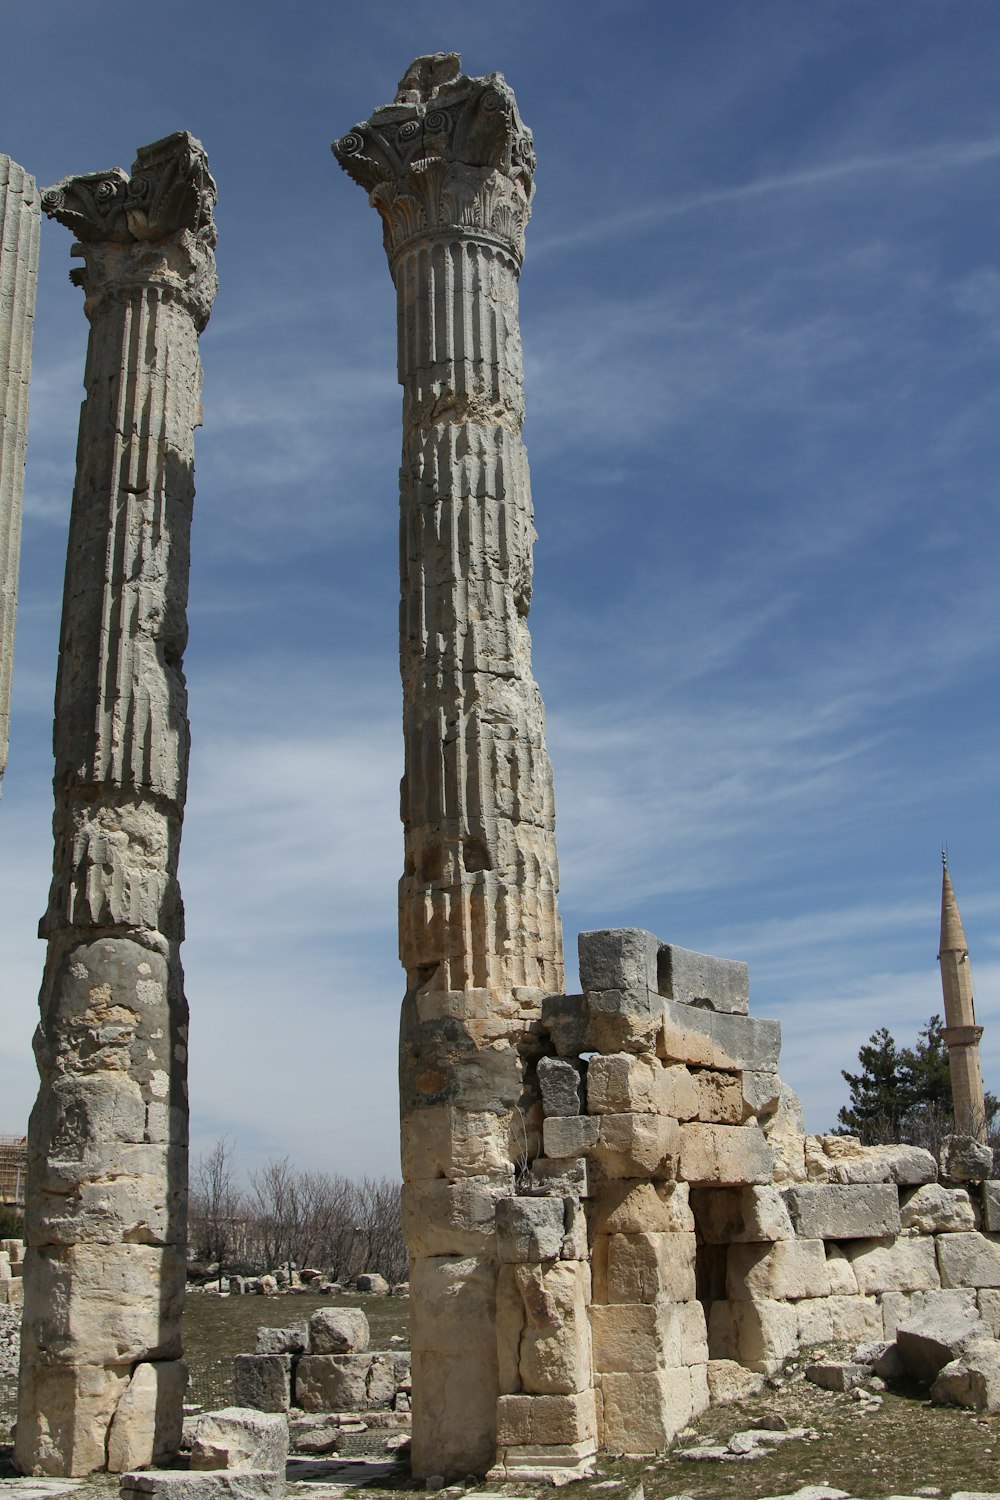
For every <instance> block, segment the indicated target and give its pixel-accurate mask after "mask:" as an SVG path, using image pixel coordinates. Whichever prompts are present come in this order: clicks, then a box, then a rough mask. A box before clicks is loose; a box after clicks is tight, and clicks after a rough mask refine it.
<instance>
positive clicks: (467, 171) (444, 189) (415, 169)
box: [332, 52, 536, 262]
mask: <svg viewBox="0 0 1000 1500" xmlns="http://www.w3.org/2000/svg"><path fill="white" fill-rule="evenodd" d="M332 149H333V154H334V156H336V158H337V160H338V161H339V163H340V165H341V166H342V167H343V169H344V171H345V172H347V173H348V175H349V176H350V177H353V179H354V181H355V182H357V183H359V184H360V185H361V187H363V188H365V189H366V191H367V192H368V194H369V198H370V201H371V203H372V205H373V206H374V207H375V208H377V209H378V211H379V213H380V215H381V216H382V222H383V226H384V229H385V241H386V252H387V254H388V255H389V259H390V262H392V261H393V260H394V258H395V256H396V255H397V254H398V253H399V252H400V251H401V250H403V249H405V248H406V247H407V246H408V245H409V244H410V243H412V242H413V241H415V240H420V239H423V238H429V237H431V236H434V235H441V234H446V235H447V234H458V235H461V236H463V237H469V238H478V239H482V240H486V241H489V242H492V243H494V244H498V245H500V246H502V247H503V248H505V249H507V250H509V251H511V253H512V254H514V255H515V256H516V258H517V260H518V261H520V260H521V258H522V256H523V254H524V229H525V225H526V224H527V221H528V216H529V213H530V204H531V196H532V193H533V191H534V171H535V160H536V159H535V149H534V145H533V143H532V139H531V131H530V130H528V129H527V127H526V126H525V125H524V123H523V122H522V120H521V117H520V115H519V114H518V110H517V103H516V101H515V99H514V95H513V92H512V90H511V89H510V88H509V87H508V85H507V83H506V82H505V81H504V78H503V75H502V74H500V73H490V74H488V75H487V76H486V77H485V78H468V77H466V76H465V74H463V73H462V72H461V59H460V58H459V56H458V54H457V53H455V52H439V53H436V54H434V55H433V56H431V57H418V58H416V59H415V61H414V62H412V63H411V64H410V66H409V67H408V68H407V70H406V72H405V74H404V75H403V78H402V79H401V81H400V84H399V88H398V90H397V93H396V98H395V101H394V102H393V103H392V104H386V105H383V106H382V107H381V108H380V109H377V110H376V111H375V113H374V114H373V115H372V117H371V119H370V120H366V121H364V122H363V123H362V124H360V125H355V127H354V129H353V130H350V131H348V133H347V135H343V136H341V137H340V139H339V140H337V141H334V143H333V148H332Z"/></svg>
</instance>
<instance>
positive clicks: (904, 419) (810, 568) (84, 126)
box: [0, 0, 1000, 1173]
mask: <svg viewBox="0 0 1000 1500" xmlns="http://www.w3.org/2000/svg"><path fill="white" fill-rule="evenodd" d="M3 24H4V47H3V61H2V62H0V150H4V151H7V152H8V153H9V154H11V155H12V156H14V157H15V158H16V159H17V160H18V161H20V162H21V163H22V164H23V165H24V166H25V167H27V168H28V170H29V171H32V172H33V173H34V175H35V176H36V178H37V179H38V181H39V183H40V184H41V185H43V186H44V185H47V184H48V183H50V182H53V181H55V180H56V179H58V178H59V177H61V176H63V175H65V174H67V173H71V172H87V171H94V170H97V169H100V168H104V167H109V166H112V165H116V164H120V165H123V166H125V167H128V166H129V164H130V163H131V161H132V157H133V155H134V151H135V148H136V147H137V146H139V145H141V144H144V143H146V142H148V141H152V140H155V139H157V138H158V137H159V136H161V135H164V134H166V133H167V132H169V131H171V130H175V129H188V130H191V131H192V132H193V133H194V134H195V135H197V136H199V137H200V138H201V139H202V140H203V141H204V143H205V146H206V148H207V150H208V153H209V158H210V161H211V164H212V169H213V172H214V174H215V176H216V178H217V181H218V184H219V206H218V212H217V221H218V226H219V252H218V254H219V273H220V281H221V288H220V292H219V297H218V300H217V302H216V307H215V312H214V314H213V318H212V321H211V323H210V325H209V327H208V329H207V331H206V333H205V334H204V336H203V338H202V356H203V360H204V364H205V371H206V385H205V426H204V428H203V429H202V430H201V431H200V432H199V433H198V435H197V484H198V499H197V502H196V516H195V532H194V558H193V567H192V583H191V615H190V624H191V639H190V646H189V650H188V656H187V670H188V679H189V686H190V711H191V722H192V732H193V741H194V748H193V754H192V762H191V783H190V794H189V800H188V813H187V819H186V823H185V831H184V846H183V854H182V866H181V879H182V885H183V890H184V896H185V903H186V907H187V924H188V940H187V943H186V945H185V968H186V974H187V991H188V996H189V1000H190V1004H191V1012H192V1048H191V1096H192V1142H193V1146H194V1149H195V1152H196V1153H197V1152H199V1151H202V1150H204V1149H205V1148H206V1146H207V1145H209V1144H210V1143H211V1142H212V1141H213V1140H214V1139H215V1138H216V1137H217V1136H218V1135H220V1134H222V1133H224V1132H226V1133H229V1134H230V1135H231V1136H232V1137H233V1138H234V1139H235V1141H236V1144H237V1148H238V1151H239V1155H240V1159H241V1161H242V1162H243V1164H244V1166H252V1165H254V1164H256V1163H259V1162H260V1161H262V1160H263V1159H264V1158H266V1157H267V1156H269V1155H285V1154H288V1155H289V1156H291V1157H292V1159H293V1160H294V1161H295V1162H296V1163H297V1164H300V1165H302V1166H306V1167H313V1168H326V1169H328V1170H330V1171H337V1172H346V1173H359V1172H365V1171H367V1172H373V1173H381V1172H387V1173H391V1172H395V1171H396V1170H397V1164H398V1158H397V1130H396V1117H395V1108H396V1106H395V1046H396V1042H395V1036H396V1022H397V1014H398V1006H399V1000H400V997H401V994H402V988H403V980H402V973H401V971H400V970H399V967H398V963H397V960H396V943H395V900H396V880H397V877H398V874H399V870H400V865H401V847H402V838H401V831H400V829H399V825H398V821H397V820H398V798H397V783H398V778H399V774H400V770H401V758H402V757H401V743H400V730H399V717H400V707H399V705H400V690H399V682H398V676H397V666H396V601H397V575H396V566H397V565H396V517H397V494H398V491H397V466H398V453H399V389H398V387H397V385H396V383H395V365H394V340H395V323H394V294H393V290H392V286H391V283H390V281H389V277H388V272H387V268H386V264H385V260H384V256H383V252H382V248H381V235H380V230H379V223H378V220H377V217H376V215H375V214H374V212H373V211H372V210H371V209H370V208H369V207H368V206H367V204H366V202H365V199H364V195H363V194H362V193H361V191H360V190H359V189H358V188H357V187H355V186H354V184H352V183H351V182H350V181H349V180H348V178H347V177H346V176H345V175H344V174H343V173H341V172H340V171H339V169H338V168H337V166H336V163H335V162H334V160H333V158H332V156H331V155H330V152H329V143H330V141H331V140H332V139H333V138H334V137H335V136H338V135H341V134H343V133H344V132H345V131H346V130H347V129H348V128H349V127H350V126H351V125H353V124H354V123H355V122H356V121H357V120H360V119H364V118H366V117H367V116H368V115H369V114H370V113H371V111H372V110H373V109H374V108H375V107H376V106H377V105H379V104H382V103H386V102H388V101H389V100H390V99H391V98H392V96H393V93H394V90H395V84H396V80H397V79H398V78H399V77H400V75H401V74H402V73H403V71H404V69H405V67H406V65H407V64H408V63H409V61H410V60H411V58H412V57H414V56H415V55H417V54H419V53H422V52H429V51H435V50H438V49H441V50H457V51H460V52H461V53H462V54H463V62H464V67H465V69H466V71H467V72H470V73H476V74H481V73H487V72H491V71H493V70H499V71H501V72H502V73H503V74H504V75H505V77H506V78H507V79H508V81H509V82H510V83H511V84H512V86H513V87H514V89H515V91H516V93H517V97H518V101H519V104H520V108H521V113H522V115H523V117H524V119H525V121H526V122H527V123H528V125H530V126H531V127H532V129H533V130H534V133H535V143H536V147H537V150H538V156H539V168H538V175H537V185H538V191H537V195H536V199H535V208H534V216H533V220H532V223H531V225H530V226H529V230H528V249H527V257H526V262H525V268H524V273H523V277H522V302H521V317H522V333H523V340H524V350H525V360H526V384H527V402H528V422H527V426H526V430H525V438H526V441H527V445H528V453H529V458H530V460H531V468H532V487H533V492H534V499H535V508H536V520H537V526H538V531H539V541H538V544H537V547H536V553H535V564H536V579H535V603H534V607H533V610H532V615H531V627H532V633H533V639H534V660H535V672H536V676H537V678H538V681H539V683H540V685H541V689H542V692H543V695H544V697H545V701H546V706H547V712H548V724H549V747H550V751H551V755H552V759H553V763H554V768H555V777H556V805H557V813H558V838H559V851H560V860H561V868H562V896H561V906H562V914H563V921H564V926H565V932H566V941H567V950H568V954H569V956H570V968H571V971H572V970H573V969H575V960H574V955H575V946H576V935H577V933H578V932H579V931H581V930H586V929H589V928H593V927H604V926H620V925H630V926H631V925H635V926H644V927H647V928H649V929H650V930H651V931H653V932H655V933H657V934H658V935H659V936H660V937H662V938H664V939H668V940H670V941H674V942H678V943H681V944H682V945H684V946H686V947H690V948H700V949H703V950H706V951H709V952H717V953H721V954H725V955H728V956H731V957H740V958H745V959H748V960H749V962H750V966H751V968H750V972H751V1006H752V1008H753V1010H754V1011H755V1012H756V1013H757V1014H759V1015H773V1016H777V1017H778V1018H779V1019H780V1020H781V1022H782V1025H783V1035H784V1050H783V1066H782V1072H783V1075H784V1076H785V1078H786V1079H787V1081H788V1082H790V1083H791V1084H792V1086H793V1087H794V1088H796V1089H797V1090H798V1091H799V1092H800V1093H801V1094H802V1096H803V1099H804V1102H805V1105H806V1112H807V1120H808V1122H809V1125H810V1127H811V1128H813V1129H822V1128H824V1127H826V1126H828V1125H830V1124H832V1123H833V1120H834V1118H835V1116H836V1111H837V1108H838V1106H839V1105H840V1104H841V1103H843V1102H844V1101H845V1098H846V1088H845V1085H844V1084H843V1083H842V1080H841V1078H840V1069H841V1068H844V1067H851V1066H852V1065H853V1064H854V1062H855V1059H856V1053H857V1048H858V1046H859V1044H860V1043H861V1042H862V1041H863V1040H864V1039H865V1038H866V1037H867V1036H868V1034H869V1033H870V1032H871V1031H872V1030H874V1029H875V1028H876V1027H877V1026H879V1025H882V1024H886V1025H888V1026H889V1027H890V1028H891V1029H892V1030H893V1031H894V1033H895V1034H896V1035H897V1037H898V1038H899V1039H900V1040H901V1041H907V1042H908V1041H912V1039H913V1037H914V1036H915V1034H916V1031H917V1028H918V1026H919V1025H920V1024H921V1023H922V1022H923V1021H925V1020H926V1018H927V1017H928V1016H929V1015H930V1013H931V1012H932V1011H933V1010H935V1009H940V990H939V980H938V973H937V966H936V963H935V955H936V951H937V925H938V908H939V890H940V875H939V863H938V858H939V850H940V846H941V844H942V842H943V841H945V840H947V842H948V844H949V848H950V853H951V867H952V872H953V877H954V881H955V885H956V889H957V893H958V898H959V902H960V904H961V908H962V913H963V917H964V919H965V924H966V931H967V934H968V937H969V941H970V947H971V950H972V958H973V966H974V973H975V976H976V984H977V996H978V1007H979V1012H980V1019H981V1020H982V1021H984V1022H985V1024H986V1027H987V1031H986V1036H985V1038H984V1062H985V1072H986V1079H987V1084H988V1085H992V1087H993V1088H994V1089H995V1090H997V1091H1000V1087H998V1086H1000V1024H998V1023H1000V1013H998V993H1000V928H998V919H997V913H998V909H1000V901H998V897H1000V857H998V840H997V798H996V765H997V739H998V709H997V704H998V702H1000V695H998V683H997V675H998V673H997V650H996V640H997V623H998V621H997V615H998V612H1000V604H998V601H1000V592H998V589H997V584H996V576H997V545H996V544H997V531H998V527H997V473H998V457H1000V455H998V452H997V448H998V433H1000V424H998V420H997V417H998V413H997V376H998V353H1000V250H998V245H1000V232H998V231H1000V194H998V192H997V182H998V176H1000V105H998V103H997V94H996V66H997V59H998V55H1000V10H998V8H997V7H996V5H995V3H992V0H963V3H962V4H961V5H954V4H952V5H947V4H942V3H932V0H881V3H876V4H872V3H870V0H811V3H810V4H808V5H807V4H803V3H802V0H756V3H755V4H753V5H747V4H745V3H742V4H741V3H738V0H712V4H704V3H695V0H686V3H682V0H619V3H609V0H605V3H602V4H597V3H594V0H572V3H570V0H535V3H526V0H505V3H503V4H502V5H501V4H498V3H493V4H483V3H479V0H465V3H463V4H457V3H454V0H436V3H433V4H431V3H427V0H410V3H406V4H403V3H387V4H384V5H382V6H371V7H365V8H362V7H358V6H349V5H346V4H343V3H335V0H327V3H325V4H321V3H319V0H308V3H307V0H291V3H284V4H282V5H280V6H278V5H268V4H265V3H263V0H242V3H235V0H203V3H199V4H194V3H191V0H175V3H174V4H173V5H171V6H170V7H169V10H164V9H163V8H162V7H153V6H146V5H135V4H134V3H128V4H126V3H120V0H98V3H96V4H94V5H92V6H90V7H87V8H83V7H80V6H79V5H78V4H77V3H73V4H69V3H64V0H37V3H36V4H34V5H31V6H15V5H13V4H8V5H7V6H6V7H5V9H4V20H3ZM69 247H70V236H69V234H68V233H67V231H66V230H64V229H63V228H61V227H60V226H58V225H55V224H46V225H45V226H44V232H43V257H42V267H41V274H40V286H39V302H38V317H37V325H36V340H35V351H34V379H33V384H32V394H31V430H30V443H29V459H28V472H27V487H26V498H25V530H24V548H23V558H22V577H21V601H20V612H19V617H18V637H17V650H16V658H15V679H14V702H13V719H12V742H11V753H10V764H9V769H8V772H7V776H6V778H5V783H4V796H3V802H2V804H0V953H2V959H0V964H2V972H3V979H2V986H3V1011H4V1021H3V1027H2V1029H0V1130H18V1129H21V1128H23V1124H24V1121H25V1119H26V1117H27V1113H28V1110H29V1108H30V1105H31V1101H32V1099H33V1097H34V1091H35V1075H34V1068H33V1063H32V1060H31V1053H30V1037H31V1031H32V1028H33V1025H34V1018H35V1005H36V995H37V990H38V983H39V978H40V974H41V964H42V948H41V945H40V944H39V942H38V941H37V938H36V937H35V929H36V924H37V920H38V917H39V916H40V914H41V912H42V910H43V908H44V905H45V898H46V890H47V885H48V876H49V869H50V865H51V836H50V832H49V821H50V817H51V787H50V779H51V754H50V734H51V703H52V691H53V682H54V674H55V652H56V643H57V638H58V617H59V608H60V596H61V586H62V570H63V563H64V556H65V539H66V526H67V516H68V509H69V500H70V494H71V490H72V481H73V462H74V450H75V442H76V425H77V416H78V408H79V402H80V400H81V397H82V375H83V358H84V350H85V346H86V332H87V329H86V321H85V319H84V316H83V312H82V305H81V304H82V298H81V296H80V293H79V292H78V291H76V290H75V289H74V288H72V287H71V286H70V285H69V283H68V281H67V271H68V269H69V266H70V264H71V262H70V258H69ZM570 982H571V984H575V975H572V977H571V981H570Z"/></svg>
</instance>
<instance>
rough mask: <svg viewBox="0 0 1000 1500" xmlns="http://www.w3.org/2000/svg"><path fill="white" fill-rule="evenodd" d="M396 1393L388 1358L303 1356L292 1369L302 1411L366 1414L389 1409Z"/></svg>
mask: <svg viewBox="0 0 1000 1500" xmlns="http://www.w3.org/2000/svg"><path fill="white" fill-rule="evenodd" d="M395 1390H396V1374H395V1366H394V1364H393V1360H392V1356H391V1355H389V1354H380V1353H373V1352H371V1351H369V1352H368V1353H366V1354H304V1355H303V1356H302V1358H301V1359H300V1360H299V1362H298V1364H297V1365H296V1367H295V1400H296V1402H297V1404H298V1405H299V1406H301V1407H302V1410H303V1411H367V1410H368V1409H370V1408H372V1407H379V1406H388V1405H389V1403H390V1401H391V1400H392V1397H393V1396H394V1394H395Z"/></svg>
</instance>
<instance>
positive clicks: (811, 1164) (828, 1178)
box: [805, 1135, 937, 1187]
mask: <svg viewBox="0 0 1000 1500" xmlns="http://www.w3.org/2000/svg"><path fill="white" fill-rule="evenodd" d="M805 1159H806V1171H807V1174H808V1177H809V1180H810V1182H835V1183H841V1184H844V1185H853V1186H862V1185H864V1184H865V1183H880V1182H881V1183H886V1182H894V1183H896V1184H897V1185H899V1186H905V1187H912V1186H914V1185H916V1184H919V1183H922V1182H934V1181H935V1179H936V1178H937V1163H936V1162H935V1160H934V1158H933V1156H932V1155H931V1153H930V1152H929V1151H924V1150H923V1149H922V1147H920V1146H904V1145H889V1146H862V1144H861V1142H860V1140H859V1139H858V1138H857V1136H853V1135H810V1136H806V1138H805Z"/></svg>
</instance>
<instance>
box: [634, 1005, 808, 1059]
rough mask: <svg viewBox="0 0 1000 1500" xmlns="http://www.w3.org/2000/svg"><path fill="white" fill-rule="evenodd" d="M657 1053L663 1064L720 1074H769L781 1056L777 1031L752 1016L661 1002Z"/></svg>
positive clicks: (770, 1023) (774, 1025) (776, 1027)
mask: <svg viewBox="0 0 1000 1500" xmlns="http://www.w3.org/2000/svg"><path fill="white" fill-rule="evenodd" d="M660 1003H661V1005H662V1006H663V1026H662V1031H661V1033H660V1039H659V1043H658V1045H657V1049H656V1050H657V1052H658V1053H659V1054H660V1056H661V1057H663V1058H665V1059H666V1061H667V1062H683V1063H692V1064H694V1065H695V1066H697V1067H703V1068H721V1069H722V1070H723V1071H724V1072H726V1071H729V1072H742V1071H743V1069H749V1070H750V1071H752V1072H768V1073H773V1072H776V1071H777V1068H778V1058H779V1056H780V1054H781V1027H780V1025H779V1024H778V1022H777V1021H769V1020H762V1019H760V1018H758V1017H756V1016H739V1015H723V1014H720V1013H719V1012H717V1011H713V1010H700V1009H699V1008H698V1007H697V1006H694V1005H682V1004H680V1003H679V1002H678V1001H676V1000H663V1001H661V1002H660Z"/></svg>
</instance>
